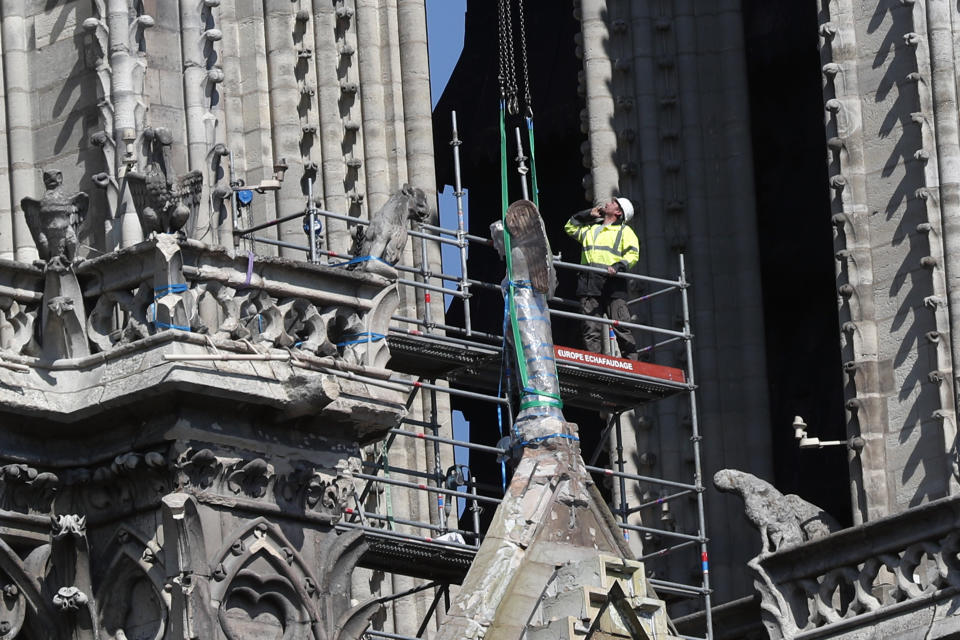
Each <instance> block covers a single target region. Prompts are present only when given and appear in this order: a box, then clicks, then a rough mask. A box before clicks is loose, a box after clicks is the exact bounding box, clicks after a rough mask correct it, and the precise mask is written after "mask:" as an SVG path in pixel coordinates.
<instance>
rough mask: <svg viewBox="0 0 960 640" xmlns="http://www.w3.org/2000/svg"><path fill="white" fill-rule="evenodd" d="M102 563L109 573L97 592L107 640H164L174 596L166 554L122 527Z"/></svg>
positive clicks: (101, 624)
mask: <svg viewBox="0 0 960 640" xmlns="http://www.w3.org/2000/svg"><path fill="white" fill-rule="evenodd" d="M101 561H102V562H100V563H98V564H99V566H106V567H107V569H106V571H105V572H104V573H103V576H102V578H101V579H100V580H99V583H100V584H99V587H98V589H97V596H96V602H97V605H98V611H97V617H98V620H99V623H100V628H101V629H102V630H103V631H105V632H106V633H107V634H108V635H107V637H108V638H113V637H114V636H115V635H116V634H117V632H118V631H123V632H124V634H125V635H126V637H128V638H143V639H144V640H160V639H161V638H163V635H164V633H165V632H166V629H167V626H168V617H169V611H170V595H169V594H168V593H167V591H166V590H165V589H164V583H165V580H166V571H165V570H164V567H163V561H162V554H160V553H159V551H158V550H157V549H156V548H155V547H154V546H152V545H151V544H150V542H149V541H148V540H146V539H145V538H144V537H143V536H141V535H140V534H139V533H137V532H136V531H134V530H132V529H130V528H127V527H120V528H119V529H118V530H117V532H116V533H115V534H114V535H113V537H112V538H111V540H110V542H109V544H108V545H107V548H106V550H105V551H104V553H103V554H102V556H101Z"/></svg>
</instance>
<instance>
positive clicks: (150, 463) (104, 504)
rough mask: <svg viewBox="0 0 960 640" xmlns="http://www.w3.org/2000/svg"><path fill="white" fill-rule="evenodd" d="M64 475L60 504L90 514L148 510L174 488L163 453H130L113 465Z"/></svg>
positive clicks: (77, 470) (68, 471)
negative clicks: (136, 509) (138, 509)
mask: <svg viewBox="0 0 960 640" xmlns="http://www.w3.org/2000/svg"><path fill="white" fill-rule="evenodd" d="M63 476H64V485H65V486H64V487H63V496H62V497H61V498H60V499H59V500H58V503H57V504H58V505H60V507H61V508H69V509H72V510H78V511H82V512H86V513H98V514H101V513H104V512H107V511H110V512H115V511H126V510H129V509H132V508H138V507H139V508H142V507H146V506H149V505H152V504H155V503H156V502H157V500H158V499H159V497H160V496H162V495H164V494H165V493H166V492H167V491H169V490H170V486H171V485H170V478H169V473H168V463H167V457H166V455H165V454H163V453H160V452H159V451H146V452H136V451H131V452H127V453H124V454H121V455H119V456H116V457H115V458H114V459H113V460H112V461H111V462H110V463H109V464H103V465H99V466H96V467H92V468H90V467H78V468H74V469H69V470H67V471H66V472H65V473H64V474H63Z"/></svg>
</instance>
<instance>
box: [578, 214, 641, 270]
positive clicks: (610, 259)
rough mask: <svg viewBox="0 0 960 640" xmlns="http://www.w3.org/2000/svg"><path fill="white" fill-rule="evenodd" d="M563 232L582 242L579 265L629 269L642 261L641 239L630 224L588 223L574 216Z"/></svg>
mask: <svg viewBox="0 0 960 640" xmlns="http://www.w3.org/2000/svg"><path fill="white" fill-rule="evenodd" d="M563 230H564V231H566V232H567V235H568V236H570V237H571V238H573V239H575V240H576V241H577V242H579V243H580V246H581V247H582V248H583V250H582V251H581V253H580V264H588V265H591V266H595V267H599V266H604V267H610V266H613V267H617V271H623V270H625V269H630V268H631V267H633V265H635V264H637V261H638V260H639V259H640V240H638V239H637V234H636V233H634V232H633V229H631V228H630V226H629V225H625V224H608V225H604V224H599V223H588V222H583V221H581V220H579V219H578V216H574V217H572V218H570V219H569V220H568V221H567V224H566V225H564V227H563Z"/></svg>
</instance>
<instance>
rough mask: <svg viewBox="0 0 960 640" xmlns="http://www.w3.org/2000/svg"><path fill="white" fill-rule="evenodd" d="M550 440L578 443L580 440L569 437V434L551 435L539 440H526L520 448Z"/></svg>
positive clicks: (541, 437) (575, 437)
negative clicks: (557, 439) (561, 439)
mask: <svg viewBox="0 0 960 640" xmlns="http://www.w3.org/2000/svg"><path fill="white" fill-rule="evenodd" d="M551 438H566V439H567V440H573V441H575V442H580V438H578V437H577V436H573V435H570V434H569V433H551V434H548V435H545V436H540V437H539V438H534V439H533V440H526V441H524V442H521V443H520V446H521V447H526V446H529V445H532V444H539V443H541V442H543V441H544V440H549V439H551Z"/></svg>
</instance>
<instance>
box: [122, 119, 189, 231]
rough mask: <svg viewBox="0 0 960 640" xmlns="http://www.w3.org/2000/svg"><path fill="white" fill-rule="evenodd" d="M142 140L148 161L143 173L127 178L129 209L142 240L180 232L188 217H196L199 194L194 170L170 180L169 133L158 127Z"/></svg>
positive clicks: (171, 140) (146, 134)
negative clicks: (133, 209) (132, 209)
mask: <svg viewBox="0 0 960 640" xmlns="http://www.w3.org/2000/svg"><path fill="white" fill-rule="evenodd" d="M144 137H145V138H146V139H147V140H148V141H149V142H150V146H149V149H150V154H149V155H150V158H151V160H150V162H148V163H147V167H146V169H145V172H144V173H139V172H136V171H133V172H130V173H128V174H127V182H128V184H129V185H130V194H131V195H132V196H133V205H134V207H136V210H137V217H138V218H139V219H140V226H141V227H142V228H143V234H144V235H145V236H150V235H152V234H157V233H174V232H176V231H179V230H180V229H182V228H183V226H184V225H185V224H186V223H187V221H188V220H189V219H190V216H191V214H192V215H194V216H195V215H196V212H197V209H198V208H199V206H200V199H201V198H200V196H201V193H202V192H203V173H202V172H200V171H196V170H194V171H190V172H189V173H186V174H184V175H182V176H179V177H177V178H174V177H173V176H174V174H173V169H172V163H171V160H170V145H171V144H172V143H173V138H172V136H171V135H170V132H169V131H168V130H167V129H165V128H163V127H158V128H156V129H148V130H147V131H145V132H144Z"/></svg>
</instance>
